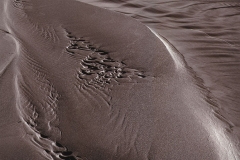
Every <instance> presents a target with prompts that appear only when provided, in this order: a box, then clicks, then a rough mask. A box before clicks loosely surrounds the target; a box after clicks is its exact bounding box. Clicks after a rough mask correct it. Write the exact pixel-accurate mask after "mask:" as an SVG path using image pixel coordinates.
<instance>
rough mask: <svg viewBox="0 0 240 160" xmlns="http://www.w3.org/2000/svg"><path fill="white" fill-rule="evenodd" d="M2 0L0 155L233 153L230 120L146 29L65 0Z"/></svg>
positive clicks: (95, 157)
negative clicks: (220, 112)
mask: <svg viewBox="0 0 240 160" xmlns="http://www.w3.org/2000/svg"><path fill="white" fill-rule="evenodd" d="M1 6H2V8H1V11H2V13H1V20H0V22H1V31H0V34H1V39H0V41H1V46H0V47H1V60H0V62H1V64H0V67H1V68H0V88H1V93H0V106H1V112H0V118H1V121H0V126H1V129H2V130H3V132H1V133H0V137H1V141H0V147H1V150H0V159H18V160H19V159H22V160H24V159H54V160H55V159H67V160H72V159H79V160H107V159H114V160H147V159H148V160H160V159H183V160H186V159H199V160H200V159H201V160H202V159H209V160H210V159H211V160H214V159H216V160H226V159H229V160H232V159H233V160H235V159H239V156H240V155H239V148H237V147H239V146H237V145H238V139H237V138H236V135H234V134H232V133H231V132H230V130H229V131H228V132H227V131H226V130H227V129H228V128H229V126H231V125H232V124H231V123H230V122H229V121H227V120H226V118H224V117H223V116H221V115H220V114H219V113H218V112H217V104H216V102H215V101H214V99H213V97H212V96H211V95H210V93H209V90H208V89H207V88H206V87H205V86H204V84H203V82H202V80H201V78H199V77H197V74H196V72H194V71H193V70H192V68H190V67H189V66H188V64H187V63H186V60H185V59H184V57H183V56H182V55H181V54H180V52H179V51H178V50H177V49H176V48H175V47H174V46H173V45H172V44H171V43H170V42H169V41H168V40H167V39H166V38H165V37H163V36H162V35H159V34H157V33H156V32H155V31H154V30H153V29H150V28H149V27H147V26H145V25H143V24H142V23H140V22H138V21H136V20H134V19H132V18H129V17H126V16H124V15H122V14H119V13H114V12H111V11H108V10H105V9H101V8H98V7H94V6H91V5H88V4H85V3H81V2H76V1H72V0H68V1H66V0H41V1H40V0H27V1H19V0H15V1H10V0H4V1H2V2H1Z"/></svg>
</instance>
